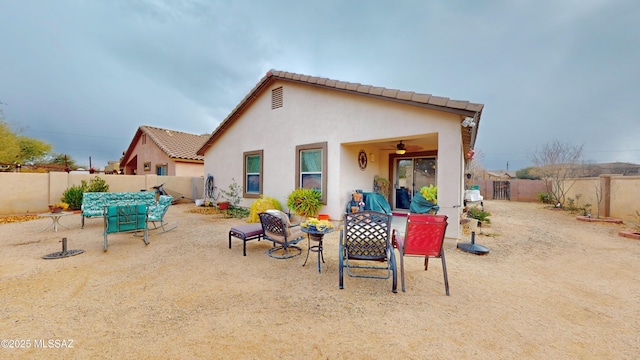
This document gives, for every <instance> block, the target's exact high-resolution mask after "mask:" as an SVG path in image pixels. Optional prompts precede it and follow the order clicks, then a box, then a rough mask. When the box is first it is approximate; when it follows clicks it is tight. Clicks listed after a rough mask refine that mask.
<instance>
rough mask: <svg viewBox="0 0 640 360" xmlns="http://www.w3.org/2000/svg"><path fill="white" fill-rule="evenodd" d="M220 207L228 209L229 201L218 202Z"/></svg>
mask: <svg viewBox="0 0 640 360" xmlns="http://www.w3.org/2000/svg"><path fill="white" fill-rule="evenodd" d="M218 208H219V209H220V210H227V209H229V202H220V203H218Z"/></svg>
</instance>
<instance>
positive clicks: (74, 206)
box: [61, 181, 87, 210]
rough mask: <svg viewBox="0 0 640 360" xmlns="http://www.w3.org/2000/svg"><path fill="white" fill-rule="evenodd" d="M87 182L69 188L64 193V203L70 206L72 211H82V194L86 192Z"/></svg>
mask: <svg viewBox="0 0 640 360" xmlns="http://www.w3.org/2000/svg"><path fill="white" fill-rule="evenodd" d="M86 187H87V182H86V181H82V184H81V185H76V186H72V187H70V188H68V189H67V190H65V191H64V192H63V193H62V199H61V200H62V201H64V202H66V203H67V204H69V208H71V210H80V208H81V207H82V193H84V192H85V191H86Z"/></svg>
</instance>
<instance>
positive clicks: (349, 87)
mask: <svg viewBox="0 0 640 360" xmlns="http://www.w3.org/2000/svg"><path fill="white" fill-rule="evenodd" d="M276 80H280V81H290V82H296V83H299V84H305V85H310V86H316V87H321V88H325V89H331V90H336V91H342V92H348V93H353V94H357V95H363V96H369V97H374V98H378V99H382V100H388V101H395V102H400V103H404V104H409V105H414V106H420V107H425V108H429V109H434V110H439V111H444V112H448V113H454V114H459V115H461V116H465V117H472V118H474V122H475V124H476V126H475V127H473V128H462V137H463V142H464V145H465V146H464V151H465V153H466V151H468V150H469V149H471V148H473V146H474V145H475V137H476V134H477V132H478V127H479V125H480V116H481V114H482V109H483V108H484V105H483V104H475V103H471V102H469V101H464V100H452V99H449V98H446V97H439V96H433V95H430V94H420V93H415V92H413V91H401V90H396V89H387V88H384V87H375V86H371V85H362V84H357V83H350V82H345V81H339V80H333V79H327V78H321V77H315V76H309V75H302V74H295V73H290V72H284V71H277V70H270V71H269V72H267V74H266V75H265V76H264V77H263V78H262V79H261V80H260V81H259V82H258V84H256V86H255V87H254V88H253V89H251V91H249V93H248V94H247V95H246V96H245V97H244V99H242V101H240V103H239V104H238V105H237V106H236V107H235V109H233V111H231V113H230V114H229V115H228V116H227V117H226V118H225V119H224V120H223V121H222V122H221V123H220V125H218V127H217V128H216V129H215V130H214V131H213V133H212V134H211V137H210V138H209V139H208V140H207V142H206V143H204V145H203V146H202V147H201V148H200V149H199V150H198V151H197V154H198V155H204V153H205V152H206V151H207V149H208V148H209V147H210V146H211V144H213V142H214V141H215V140H216V139H217V138H218V137H219V136H220V134H222V132H224V130H225V129H226V128H228V127H229V126H230V125H231V124H232V123H233V122H234V121H235V120H236V119H237V118H238V116H239V114H240V113H242V110H243V109H245V108H246V107H247V106H249V105H250V104H251V101H252V100H253V99H254V98H255V97H256V96H257V94H258V93H260V92H261V91H262V89H263V88H265V87H266V86H267V85H268V84H269V83H270V82H272V81H276Z"/></svg>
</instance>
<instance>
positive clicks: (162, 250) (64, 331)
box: [0, 201, 640, 359]
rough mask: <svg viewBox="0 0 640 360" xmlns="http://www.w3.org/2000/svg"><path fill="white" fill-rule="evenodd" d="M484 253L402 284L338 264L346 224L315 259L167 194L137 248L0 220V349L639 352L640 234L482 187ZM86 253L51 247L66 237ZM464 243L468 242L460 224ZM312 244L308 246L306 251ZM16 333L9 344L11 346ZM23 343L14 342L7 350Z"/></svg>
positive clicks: (12, 352) (124, 240)
mask: <svg viewBox="0 0 640 360" xmlns="http://www.w3.org/2000/svg"><path fill="white" fill-rule="evenodd" d="M485 207H486V210H487V211H489V212H491V213H492V216H491V220H492V224H491V226H490V227H484V228H483V229H482V231H483V233H484V235H479V236H477V238H476V242H477V243H479V244H482V245H484V246H486V247H488V248H489V249H490V253H489V254H488V255H486V256H478V255H473V254H469V253H466V252H462V251H460V250H457V249H456V243H455V241H450V242H448V243H447V244H446V245H445V246H446V259H447V268H448V273H449V282H450V287H451V296H446V295H445V291H444V285H443V278H442V266H441V264H440V262H439V261H438V260H432V261H431V262H430V266H429V271H427V272H425V271H424V268H423V267H422V262H423V261H422V259H420V258H406V264H405V267H406V277H407V279H406V282H407V291H406V292H405V293H403V292H402V291H399V292H398V293H397V294H394V293H392V292H391V281H390V280H374V279H361V278H349V277H346V278H345V288H344V289H343V290H340V289H338V241H339V232H334V233H332V234H330V235H328V236H326V239H325V252H324V258H325V261H326V263H325V264H323V268H322V270H323V272H322V273H321V274H319V273H318V271H317V266H316V265H317V263H316V261H315V260H316V258H313V257H311V258H310V259H309V261H310V263H309V264H307V266H305V267H302V266H301V265H302V263H303V262H304V259H305V255H306V250H307V245H306V242H305V243H303V246H302V247H303V254H302V256H298V257H295V258H292V259H288V260H276V259H272V258H270V257H268V256H267V254H266V251H267V250H268V249H269V248H270V244H269V243H268V242H266V241H261V242H257V241H252V242H249V243H248V245H247V256H246V257H244V256H242V242H241V241H239V240H234V242H233V247H232V249H229V248H228V240H227V234H228V231H229V228H230V227H231V226H233V225H235V224H241V223H243V222H242V221H241V220H237V219H221V218H216V217H214V216H212V215H202V214H193V213H188V212H187V210H189V209H192V208H194V205H191V204H180V205H175V206H172V207H171V208H170V210H169V212H168V214H167V215H166V218H167V219H168V220H169V221H170V222H172V223H174V224H177V225H178V228H177V229H175V230H173V231H172V232H169V233H166V234H161V235H157V236H152V237H151V238H150V245H148V246H145V245H144V243H143V242H142V240H141V238H137V237H133V236H132V235H131V234H115V235H111V236H109V251H108V252H106V253H105V252H103V251H102V239H103V238H102V220H97V219H90V220H87V224H86V226H85V229H80V215H77V214H76V215H71V216H67V217H64V218H62V219H61V220H60V222H61V223H62V224H64V225H67V226H69V227H70V229H64V228H62V229H60V230H59V231H58V232H57V233H55V232H53V231H52V229H48V230H46V231H44V232H41V230H42V229H43V228H45V227H46V226H47V225H49V224H50V223H51V219H47V218H41V219H37V220H31V221H27V222H19V223H9V224H2V225H0V300H1V301H2V308H1V309H0V338H1V339H3V340H2V349H0V358H3V359H12V358H15V359H18V358H40V359H54V358H55V359H57V358H84V359H88V358H92V359H95V358H117V359H125V358H127V359H165V358H167V359H169V358H171V359H186V358H207V359H238V358H247V359H258V358H260V359H271V358H280V359H302V358H304V359H364V358H374V359H381V358H391V359H427V358H438V359H439V358H442V359H451V358H460V359H514V358H518V359H520V358H535V359H603V358H606V359H634V358H637V357H638V354H640V272H639V271H638V270H639V269H640V241H637V240H632V239H628V238H623V237H620V236H618V235H617V232H618V230H620V229H622V228H624V227H625V225H613V224H599V223H585V222H580V221H577V220H575V216H572V215H570V214H567V213H565V212H561V211H554V210H549V209H545V208H544V206H543V205H541V204H533V203H512V202H499V201H488V202H487V203H486V204H485ZM62 237H66V238H67V239H68V242H69V245H68V248H69V249H70V250H73V249H82V250H84V253H82V254H80V255H77V256H73V257H68V258H65V259H58V260H44V259H42V256H44V255H47V254H50V253H54V252H58V251H60V250H61V243H60V240H61V239H62ZM460 241H463V242H468V241H469V237H468V236H465V237H463V238H462V239H461V240H460ZM313 255H314V254H312V256H313ZM11 346H13V347H11ZM16 347H19V348H16Z"/></svg>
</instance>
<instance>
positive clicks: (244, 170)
mask: <svg viewBox="0 0 640 360" xmlns="http://www.w3.org/2000/svg"><path fill="white" fill-rule="evenodd" d="M256 155H257V156H260V172H259V176H260V185H259V186H260V191H259V192H258V193H249V192H247V158H248V157H249V156H256ZM242 160H243V161H242V174H243V177H242V179H243V180H242V181H243V186H242V197H245V198H251V199H255V198H259V197H260V195H262V193H263V187H262V184H263V180H264V150H254V151H245V152H243V153H242Z"/></svg>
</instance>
